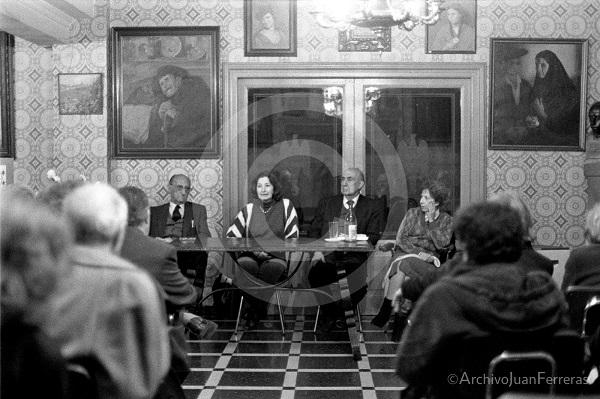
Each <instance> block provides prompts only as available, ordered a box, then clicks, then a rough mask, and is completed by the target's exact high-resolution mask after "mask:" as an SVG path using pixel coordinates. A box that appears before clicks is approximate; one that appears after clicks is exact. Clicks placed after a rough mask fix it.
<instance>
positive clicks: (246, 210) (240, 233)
mask: <svg viewBox="0 0 600 399" xmlns="http://www.w3.org/2000/svg"><path fill="white" fill-rule="evenodd" d="M249 215H252V204H246V205H245V206H244V207H243V208H242V209H241V210H240V211H239V212H238V214H237V216H236V217H235V220H234V221H233V224H232V225H231V226H229V228H228V229H227V234H226V236H227V237H239V238H241V237H246V232H247V231H248V224H249V223H250V218H249Z"/></svg>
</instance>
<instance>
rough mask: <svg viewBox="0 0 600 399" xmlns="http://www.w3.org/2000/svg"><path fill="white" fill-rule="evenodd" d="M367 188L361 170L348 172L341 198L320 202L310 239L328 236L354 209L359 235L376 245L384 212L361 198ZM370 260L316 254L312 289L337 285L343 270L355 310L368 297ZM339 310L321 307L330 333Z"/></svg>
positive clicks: (351, 254) (352, 254) (362, 255)
mask: <svg viewBox="0 0 600 399" xmlns="http://www.w3.org/2000/svg"><path fill="white" fill-rule="evenodd" d="M364 186H365V177H364V174H363V172H362V171H361V170H360V169H358V168H349V169H346V170H345V171H344V172H343V174H342V179H341V187H340V188H341V195H336V196H334V197H329V198H324V199H322V200H321V201H320V202H319V206H318V207H317V214H316V215H315V218H314V220H313V222H312V225H311V230H310V235H311V236H312V237H324V236H326V235H327V232H328V229H329V222H330V221H333V220H334V219H337V218H340V217H341V218H342V219H343V218H344V216H345V215H346V213H348V212H349V210H350V207H352V208H353V211H354V214H355V217H356V221H357V233H358V234H366V235H367V236H368V237H369V241H370V242H371V244H373V245H375V244H376V243H377V240H379V238H380V237H381V232H382V230H383V227H384V220H383V219H384V218H383V215H384V210H383V206H382V204H381V202H380V201H377V200H372V199H370V198H367V197H365V196H364V195H361V194H360V190H362V188H363V187H364ZM367 258H368V254H367V253H363V252H332V253H329V254H326V255H324V254H323V253H321V252H315V254H314V255H313V259H312V263H313V267H312V269H311V270H310V272H309V274H308V280H309V282H310V285H311V287H325V286H327V285H329V284H331V283H333V282H335V281H337V280H338V275H337V268H338V266H343V267H344V268H345V270H346V275H347V276H348V284H349V287H350V293H351V297H352V303H353V304H354V305H355V306H356V305H357V304H358V303H359V302H360V301H361V300H362V298H363V297H364V296H365V295H366V293H367V273H366V271H367V269H366V267H367ZM338 309H340V307H339V306H338V304H337V303H331V304H326V305H325V306H322V311H323V318H322V320H323V323H324V324H323V326H324V329H325V330H328V329H330V328H331V327H332V326H333V324H334V323H335V324H339V321H338V322H336V320H335V319H336V316H337V313H336V312H338ZM339 327H341V326H339Z"/></svg>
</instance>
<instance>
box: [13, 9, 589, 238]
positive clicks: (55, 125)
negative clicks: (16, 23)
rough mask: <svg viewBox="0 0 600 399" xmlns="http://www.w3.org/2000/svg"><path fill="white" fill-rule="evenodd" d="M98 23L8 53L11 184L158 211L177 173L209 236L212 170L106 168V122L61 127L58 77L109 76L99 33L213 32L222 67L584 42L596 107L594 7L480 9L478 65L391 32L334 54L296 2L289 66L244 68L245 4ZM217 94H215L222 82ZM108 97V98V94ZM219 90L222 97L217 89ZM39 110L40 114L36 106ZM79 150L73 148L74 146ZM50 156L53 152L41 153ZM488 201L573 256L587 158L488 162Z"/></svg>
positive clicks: (182, 164)
mask: <svg viewBox="0 0 600 399" xmlns="http://www.w3.org/2000/svg"><path fill="white" fill-rule="evenodd" d="M96 4H97V7H96V17H95V18H93V19H91V20H86V21H80V22H81V24H80V25H81V26H80V27H79V28H78V29H77V30H76V32H74V36H75V37H76V40H75V41H74V42H75V43H76V44H74V45H70V46H56V47H55V48H53V49H52V51H50V50H46V49H42V48H39V47H37V46H35V45H30V44H28V43H26V42H24V41H17V57H18V61H17V63H18V64H19V70H18V71H17V83H16V86H17V91H18V92H20V93H21V94H20V95H18V99H17V163H16V164H15V181H16V182H18V183H20V184H26V185H30V186H31V187H33V188H35V189H37V188H39V187H40V185H41V184H43V179H41V178H40V176H42V175H43V174H45V170H46V169H47V168H48V166H49V165H50V164H52V165H53V166H55V167H57V168H59V170H60V172H61V173H62V174H66V175H70V174H74V173H75V171H77V172H79V173H83V174H85V175H86V176H88V177H91V178H93V179H98V180H105V179H109V180H110V182H111V183H113V184H115V185H117V186H122V185H125V184H135V185H139V186H140V187H143V188H144V190H145V191H146V192H147V193H148V195H149V196H150V198H151V201H152V202H153V203H160V202H162V201H165V200H166V197H167V192H166V190H165V188H164V187H165V184H166V182H167V179H168V177H169V176H170V175H171V174H172V173H173V171H175V170H180V171H183V172H185V173H187V174H188V175H189V176H190V177H191V178H192V184H193V186H194V190H193V191H192V193H191V198H192V200H194V201H197V202H200V203H202V204H204V205H205V206H207V208H208V210H209V225H210V228H211V230H212V231H213V233H215V234H219V233H220V232H221V230H222V226H223V224H227V221H222V215H223V210H222V202H223V188H222V175H223V173H222V162H221V160H194V159H190V160H113V161H108V160H107V159H106V156H105V155H103V154H105V145H106V140H107V131H106V112H105V114H104V115H102V116H100V117H98V116H91V117H88V116H86V117H80V118H77V119H76V120H71V119H70V118H65V117H64V116H61V117H58V115H57V113H58V112H57V101H56V93H55V91H56V76H55V75H56V73H59V72H102V73H104V74H105V73H106V65H107V62H106V61H107V60H106V32H107V28H108V27H110V26H177V25H196V26H197V25H219V26H221V37H222V38H223V40H222V43H221V53H220V55H221V62H226V61H228V62H263V61H264V62H274V61H279V62H288V63H294V62H361V61H363V62H372V63H374V64H376V63H379V62H432V63H436V62H466V63H468V62H485V63H487V62H488V60H489V39H490V38H491V37H525V38H526V37H547V38H553V37H564V38H589V43H590V57H589V76H588V77H589V80H588V82H589V83H588V99H587V103H588V104H591V103H592V102H594V101H597V100H598V99H599V98H600V74H599V73H598V70H600V51H599V50H600V40H599V39H600V33H599V32H600V6H599V5H598V4H597V2H596V1H595V0H569V1H567V2H565V1H563V0H478V2H477V4H478V13H477V14H478V15H477V22H478V24H477V53H476V54H466V55H462V54H425V51H424V48H425V30H424V29H423V28H422V27H419V28H416V29H415V30H413V31H412V32H409V33H407V32H403V31H400V30H398V29H396V28H394V29H392V51H391V52H389V53H383V54H378V53H348V52H344V53H340V52H338V51H337V32H335V31H334V30H332V29H325V28H322V27H320V26H318V24H317V23H316V22H315V20H314V18H313V17H312V16H311V15H310V13H309V12H310V11H311V2H309V1H298V56H297V57H282V58H272V57H268V58H266V57H252V58H248V57H244V55H243V53H244V52H243V46H244V37H243V0H229V1H217V0H111V1H110V2H105V1H103V2H96ZM221 83H222V82H221ZM105 87H106V86H105ZM221 87H222V86H221ZM38 102H39V103H38ZM74 140H77V141H78V142H79V145H77V144H75V141H74ZM50 144H52V145H50ZM487 158H488V161H487V168H486V169H487V192H488V195H490V194H492V193H494V192H497V191H498V190H500V189H513V190H517V191H519V192H520V194H521V195H522V196H523V197H524V198H525V199H526V201H527V203H528V205H529V206H530V207H531V209H532V211H533V214H534V218H535V220H536V224H535V225H534V230H535V231H534V233H535V234H536V238H537V242H538V243H539V244H541V245H554V246H578V245H581V244H582V243H583V234H582V226H583V223H584V216H583V215H584V212H585V206H586V205H587V201H588V196H587V194H586V192H585V190H586V188H587V184H586V181H585V178H584V177H583V161H584V159H585V154H584V153H577V152H567V153H565V152H560V153H550V152H511V151H488V154H487Z"/></svg>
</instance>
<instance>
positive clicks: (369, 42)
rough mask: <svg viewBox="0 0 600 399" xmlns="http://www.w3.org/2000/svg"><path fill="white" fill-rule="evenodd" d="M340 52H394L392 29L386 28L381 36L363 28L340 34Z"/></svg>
mask: <svg viewBox="0 0 600 399" xmlns="http://www.w3.org/2000/svg"><path fill="white" fill-rule="evenodd" d="M338 51H379V52H382V51H386V52H389V51H392V29H391V28H390V27H389V26H388V27H385V28H383V29H382V30H381V32H380V33H379V34H375V33H373V31H372V30H371V29H370V28H361V27H355V28H352V29H348V30H346V31H343V32H339V33H338Z"/></svg>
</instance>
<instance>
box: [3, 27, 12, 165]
mask: <svg viewBox="0 0 600 399" xmlns="http://www.w3.org/2000/svg"><path fill="white" fill-rule="evenodd" d="M13 50H14V36H12V35H10V34H8V33H6V32H2V31H0V128H1V129H2V133H1V134H0V158H12V157H14V156H15V124H14V115H15V112H14V103H13V101H14V96H13V87H14V72H13V57H14V51H13Z"/></svg>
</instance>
